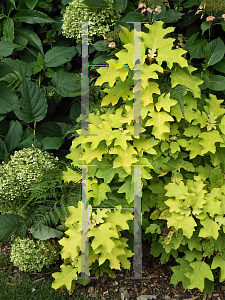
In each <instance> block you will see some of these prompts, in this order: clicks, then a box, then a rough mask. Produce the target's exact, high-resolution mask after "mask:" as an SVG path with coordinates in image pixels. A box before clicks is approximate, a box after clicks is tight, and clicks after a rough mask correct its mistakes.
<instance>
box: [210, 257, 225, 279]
mask: <svg viewBox="0 0 225 300" xmlns="http://www.w3.org/2000/svg"><path fill="white" fill-rule="evenodd" d="M216 268H220V282H223V281H224V280H225V261H224V259H223V258H222V257H221V256H220V255H218V254H217V255H216V256H214V257H213V261H212V264H211V269H216Z"/></svg>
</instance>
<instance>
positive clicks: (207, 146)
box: [199, 130, 223, 155]
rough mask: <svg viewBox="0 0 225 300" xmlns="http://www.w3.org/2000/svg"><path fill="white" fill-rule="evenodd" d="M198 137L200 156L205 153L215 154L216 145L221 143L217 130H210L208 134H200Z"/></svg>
mask: <svg viewBox="0 0 225 300" xmlns="http://www.w3.org/2000/svg"><path fill="white" fill-rule="evenodd" d="M199 137H200V138H201V141H200V142H199V144H200V145H201V146H202V147H203V149H202V150H201V155H203V154H205V153H207V152H212V153H215V152H216V145H215V144H216V143H218V142H221V143H222V142H223V139H222V137H221V136H220V134H219V132H218V131H217V130H212V131H208V132H202V133H201V134H200V135H199Z"/></svg>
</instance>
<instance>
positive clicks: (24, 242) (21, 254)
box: [10, 237, 59, 272]
mask: <svg viewBox="0 0 225 300" xmlns="http://www.w3.org/2000/svg"><path fill="white" fill-rule="evenodd" d="M58 259H59V249H58V246H56V247H55V246H52V245H51V243H50V242H49V241H34V240H30V239H29V238H25V239H21V238H19V237H18V238H16V239H15V240H14V241H13V242H12V247H11V256H10V260H11V262H12V263H13V265H14V266H16V267H18V268H19V269H20V271H24V272H36V271H38V272H41V270H42V269H43V268H44V267H46V268H48V267H49V266H50V265H51V264H53V263H54V262H56V261H57V260H58Z"/></svg>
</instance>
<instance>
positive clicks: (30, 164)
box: [0, 147, 58, 214]
mask: <svg viewBox="0 0 225 300" xmlns="http://www.w3.org/2000/svg"><path fill="white" fill-rule="evenodd" d="M57 161H58V158H54V156H53V155H52V154H50V153H48V152H47V151H44V152H43V151H42V150H40V149H38V148H34V147H31V148H24V149H22V150H19V151H15V153H14V154H13V155H12V156H11V159H10V161H9V162H8V163H7V164H5V163H4V162H2V165H1V166H0V212H1V213H2V214H6V213H7V214H9V213H17V212H18V211H19V209H20V208H21V207H22V206H23V204H24V200H25V199H26V197H28V196H29V193H30V191H29V188H30V187H31V186H33V185H34V184H35V183H37V182H38V181H39V179H40V178H41V176H42V175H43V174H44V172H46V171H48V170H51V169H53V168H54V169H55V168H57V167H56V162H57Z"/></svg>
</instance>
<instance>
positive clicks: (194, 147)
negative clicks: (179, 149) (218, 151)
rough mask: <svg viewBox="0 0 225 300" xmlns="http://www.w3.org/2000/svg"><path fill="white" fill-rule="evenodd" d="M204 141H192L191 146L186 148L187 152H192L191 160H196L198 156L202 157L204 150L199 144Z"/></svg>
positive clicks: (196, 139)
mask: <svg viewBox="0 0 225 300" xmlns="http://www.w3.org/2000/svg"><path fill="white" fill-rule="evenodd" d="M200 141H202V139H200V138H195V139H191V140H190V141H189V145H188V146H187V147H186V150H188V151H190V158H191V159H192V158H195V157H196V156H197V155H201V152H202V150H203V149H204V148H203V146H201V145H200V144H199V143H200Z"/></svg>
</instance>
